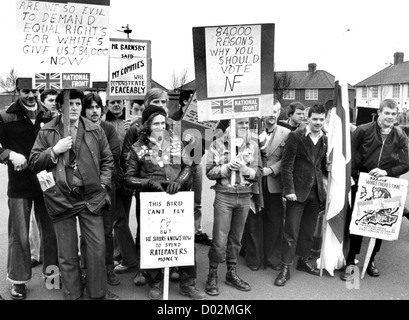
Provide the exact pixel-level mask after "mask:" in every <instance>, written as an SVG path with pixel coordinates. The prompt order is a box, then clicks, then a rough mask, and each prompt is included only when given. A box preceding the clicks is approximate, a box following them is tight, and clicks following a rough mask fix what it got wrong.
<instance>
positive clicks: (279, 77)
mask: <svg viewBox="0 0 409 320" xmlns="http://www.w3.org/2000/svg"><path fill="white" fill-rule="evenodd" d="M291 82H292V77H291V75H290V74H289V73H288V72H287V71H282V72H274V93H275V95H276V98H277V100H278V101H281V100H282V99H283V96H284V94H285V93H286V91H287V90H288V88H289V87H290V86H291Z"/></svg>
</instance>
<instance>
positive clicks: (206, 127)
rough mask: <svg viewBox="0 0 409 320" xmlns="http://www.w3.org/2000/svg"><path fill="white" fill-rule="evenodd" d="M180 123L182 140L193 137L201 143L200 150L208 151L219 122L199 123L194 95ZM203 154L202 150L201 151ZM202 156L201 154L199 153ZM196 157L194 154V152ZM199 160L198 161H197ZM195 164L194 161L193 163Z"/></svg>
mask: <svg viewBox="0 0 409 320" xmlns="http://www.w3.org/2000/svg"><path fill="white" fill-rule="evenodd" d="M181 121H182V140H184V137H185V136H186V134H190V135H193V136H194V137H195V138H196V139H198V140H199V141H202V144H201V148H204V149H208V148H209V146H210V143H212V141H213V137H214V131H215V130H216V127H217V125H218V124H219V121H217V120H212V121H199V119H198V115H197V101H196V93H194V95H193V96H192V99H191V100H190V102H189V105H188V106H187V108H186V111H185V113H184V114H183V117H182V119H181ZM202 151H203V152H204V150H202ZM198 154H200V156H202V154H201V152H199V153H198ZM195 156H196V152H195ZM197 160H199V159H197ZM195 162H196V161H195Z"/></svg>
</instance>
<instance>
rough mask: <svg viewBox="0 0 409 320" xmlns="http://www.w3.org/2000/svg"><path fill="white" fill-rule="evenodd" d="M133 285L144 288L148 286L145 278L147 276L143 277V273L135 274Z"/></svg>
mask: <svg viewBox="0 0 409 320" xmlns="http://www.w3.org/2000/svg"><path fill="white" fill-rule="evenodd" d="M133 283H134V284H135V285H136V286H144V285H145V284H146V278H145V276H144V275H143V273H142V271H138V272H137V273H136V274H135V276H134V278H133Z"/></svg>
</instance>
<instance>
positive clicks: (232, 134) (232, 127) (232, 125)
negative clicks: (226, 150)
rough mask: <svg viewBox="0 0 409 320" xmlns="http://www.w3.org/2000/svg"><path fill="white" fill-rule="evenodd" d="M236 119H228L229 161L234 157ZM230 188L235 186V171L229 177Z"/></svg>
mask: <svg viewBox="0 0 409 320" xmlns="http://www.w3.org/2000/svg"><path fill="white" fill-rule="evenodd" d="M235 140H236V119H230V159H233V157H236V141H235ZM230 183H231V185H232V186H234V185H235V184H236V171H232V175H231V177H230Z"/></svg>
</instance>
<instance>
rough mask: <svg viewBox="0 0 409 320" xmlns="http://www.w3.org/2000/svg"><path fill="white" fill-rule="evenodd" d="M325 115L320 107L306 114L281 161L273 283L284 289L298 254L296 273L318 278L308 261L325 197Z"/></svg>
mask: <svg viewBox="0 0 409 320" xmlns="http://www.w3.org/2000/svg"><path fill="white" fill-rule="evenodd" d="M325 116H326V109H325V107H324V106H323V105H318V104H316V105H314V106H312V107H311V108H310V109H309V111H308V126H307V127H305V128H304V129H302V130H295V131H292V132H291V133H290V134H289V135H288V139H287V142H286V144H285V146H284V151H283V156H282V160H281V177H282V183H283V195H284V197H285V198H286V199H287V204H286V215H285V223H284V235H283V238H284V241H283V246H282V250H281V262H282V269H281V272H280V273H279V275H278V276H277V278H276V279H275V281H274V284H275V285H276V286H285V284H286V282H287V281H288V280H289V279H290V266H291V265H292V263H293V259H294V257H295V255H298V256H299V258H298V263H297V270H300V271H305V272H307V273H309V274H312V275H315V276H319V270H318V269H317V268H316V267H315V266H314V265H312V264H311V263H310V262H309V261H308V258H309V255H310V250H311V247H312V244H313V235H314V231H315V227H316V225H317V219H318V213H319V211H320V207H321V205H322V203H323V202H324V201H325V198H326V191H325V188H324V184H323V175H324V173H327V168H326V153H327V146H328V142H327V141H328V138H327V136H326V135H325V134H324V132H323V131H322V128H323V123H324V120H325Z"/></svg>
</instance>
